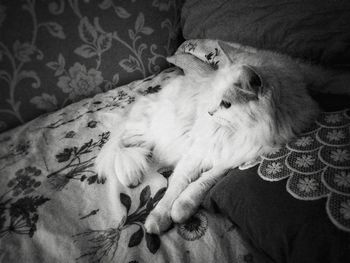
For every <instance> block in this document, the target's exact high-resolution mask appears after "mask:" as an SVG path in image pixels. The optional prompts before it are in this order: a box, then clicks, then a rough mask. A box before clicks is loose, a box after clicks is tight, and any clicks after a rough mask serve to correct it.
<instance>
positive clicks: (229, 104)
mask: <svg viewBox="0 0 350 263" xmlns="http://www.w3.org/2000/svg"><path fill="white" fill-rule="evenodd" d="M220 106H222V107H224V108H225V109H228V108H230V107H231V103H230V102H228V101H225V100H222V101H221V103H220Z"/></svg>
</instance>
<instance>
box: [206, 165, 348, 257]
mask: <svg viewBox="0 0 350 263" xmlns="http://www.w3.org/2000/svg"><path fill="white" fill-rule="evenodd" d="M285 185H286V182H285V180H282V181H279V182H267V181H264V180H262V179H261V178H260V177H259V176H258V174H257V168H256V167H254V168H251V169H248V170H244V171H240V170H238V169H235V170H232V171H231V172H230V173H229V174H228V175H227V177H226V178H225V179H223V180H222V181H221V182H220V183H219V184H217V185H216V186H215V187H214V188H213V189H212V191H211V192H210V194H209V195H208V196H207V198H206V200H205V202H204V206H205V207H206V208H208V209H213V208H215V211H218V212H220V213H223V214H225V215H227V216H228V217H229V219H230V220H232V221H233V222H234V223H235V224H237V226H238V227H239V228H240V229H241V230H242V232H243V234H244V236H245V237H246V239H247V240H248V242H249V243H250V244H251V246H252V247H253V249H254V250H253V251H255V254H254V258H257V259H260V260H258V262H276V263H284V262H286V263H287V262H288V263H343V262H347V261H348V260H349V258H350V234H349V233H346V232H343V231H340V230H338V229H337V228H336V227H335V226H334V225H333V224H332V222H330V220H329V218H328V217H327V215H326V212H325V209H324V207H325V200H324V199H321V200H317V201H310V202H305V201H300V200H297V199H295V198H293V197H292V196H291V195H290V194H289V193H287V191H286V189H285Z"/></svg>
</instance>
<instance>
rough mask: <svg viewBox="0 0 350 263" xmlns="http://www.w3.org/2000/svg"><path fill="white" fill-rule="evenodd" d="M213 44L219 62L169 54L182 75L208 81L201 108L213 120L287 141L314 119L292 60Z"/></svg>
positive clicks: (312, 106) (314, 110)
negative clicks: (219, 55)
mask: <svg viewBox="0 0 350 263" xmlns="http://www.w3.org/2000/svg"><path fill="white" fill-rule="evenodd" d="M218 44H219V47H220V49H221V51H222V52H223V53H224V55H225V57H226V58H227V62H225V63H223V64H222V65H220V63H219V67H218V68H214V67H212V66H211V65H210V64H208V63H206V62H204V61H202V60H200V59H198V58H197V57H195V56H193V55H191V54H176V55H175V56H173V57H171V58H170V59H169V61H170V62H171V63H173V64H175V65H177V66H179V67H181V68H182V69H183V70H184V73H185V75H188V76H194V77H196V78H201V79H202V80H203V81H204V82H203V83H207V84H208V86H210V88H209V90H208V99H207V109H206V111H207V114H208V115H209V116H210V118H211V119H212V120H213V121H215V122H216V123H218V124H219V125H221V126H225V127H227V128H229V129H232V130H241V131H242V130H243V131H247V132H248V131H249V130H250V131H252V130H253V129H255V130H254V131H253V132H255V133H256V134H262V136H265V137H266V140H267V141H268V140H270V141H269V142H267V143H269V144H280V143H284V142H286V141H288V140H289V139H291V138H292V137H293V136H294V135H295V134H296V133H298V132H300V131H301V130H303V129H305V128H306V126H307V125H309V124H310V122H311V121H313V119H314V118H315V115H316V114H317V111H318V108H317V105H316V103H315V102H314V101H313V100H312V99H311V98H310V96H309V95H308V94H307V91H306V88H305V83H304V82H303V79H302V77H301V76H300V75H301V74H298V70H297V68H295V67H294V65H293V63H290V61H289V60H288V59H287V60H285V58H284V57H279V56H278V55H273V54H272V53H267V54H266V53H264V52H262V53H259V52H255V51H254V50H253V51H250V50H247V49H244V48H242V49H240V48H237V47H232V46H230V45H229V44H227V43H225V42H221V41H218Z"/></svg>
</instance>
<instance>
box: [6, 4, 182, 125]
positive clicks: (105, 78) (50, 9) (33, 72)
mask: <svg viewBox="0 0 350 263" xmlns="http://www.w3.org/2000/svg"><path fill="white" fill-rule="evenodd" d="M182 2H183V1H182V0H164V1H163V0H152V1H136V0H130V1H113V0H98V1H89V0H87V1H80V0H79V1H77V0H69V1H68V0H55V1H43V0H38V1H29V0H21V1H20V0H18V1H13V0H3V1H0V132H1V131H4V130H7V129H9V128H12V127H14V126H17V125H18V124H21V123H25V122H27V121H29V120H31V119H33V118H35V117H37V116H38V115H40V114H42V113H44V112H49V111H54V110H56V109H59V108H62V107H64V106H65V105H68V104H70V103H71V102H74V101H78V100H80V99H82V98H84V97H91V96H92V95H94V94H96V93H98V92H102V91H106V90H109V89H111V88H114V87H117V86H120V85H123V84H126V83H129V82H130V81H133V80H136V79H142V78H145V77H146V76H148V75H150V74H153V73H156V72H159V71H160V70H162V69H164V68H165V67H168V63H167V62H166V60H165V57H166V56H168V55H170V54H172V53H173V52H174V50H175V49H176V48H177V46H178V44H179V43H180V42H181V40H180V38H181V37H180V32H179V28H180V27H179V26H180V22H179V20H180V9H181V3H182Z"/></svg>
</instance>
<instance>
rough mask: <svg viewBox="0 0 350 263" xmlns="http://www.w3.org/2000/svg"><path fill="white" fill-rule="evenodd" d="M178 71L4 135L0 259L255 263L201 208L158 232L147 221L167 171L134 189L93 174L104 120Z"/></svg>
mask: <svg viewBox="0 0 350 263" xmlns="http://www.w3.org/2000/svg"><path fill="white" fill-rule="evenodd" d="M178 74H181V73H180V71H179V70H177V69H169V70H166V71H164V72H162V73H160V74H158V75H157V76H152V77H149V78H147V79H144V80H140V81H135V82H132V83H130V84H128V85H125V86H122V87H119V88H116V89H114V90H111V91H109V92H107V93H104V94H99V95H97V96H95V97H94V98H93V99H85V100H82V101H81V102H78V103H75V104H73V105H70V106H68V107H66V108H64V109H62V110H59V111H57V112H55V113H53V114H49V115H46V116H41V117H39V118H37V119H35V120H33V121H31V122H30V123H27V124H25V125H23V126H20V127H18V128H16V129H14V130H11V131H9V132H6V133H4V134H1V135H0V262H50V263H51V262H135V263H136V262H251V260H252V258H251V254H250V253H249V252H248V250H247V248H246V246H245V245H244V243H243V242H242V240H241V238H240V236H239V234H238V232H237V229H236V227H235V226H234V225H233V224H232V223H231V222H229V221H228V220H227V219H225V218H223V217H222V216H220V215H217V214H211V213H208V212H206V211H204V210H200V211H199V212H198V213H197V214H196V215H194V216H193V217H192V218H191V219H190V220H188V221H187V222H186V223H184V224H180V225H176V226H175V227H174V228H173V229H171V230H170V231H168V232H167V233H166V234H164V235H162V236H157V235H150V234H148V233H146V232H145V230H144V227H143V223H144V221H145V218H146V217H147V215H148V213H149V212H150V210H151V209H152V208H153V207H154V206H155V205H156V203H157V202H158V201H159V200H160V198H161V197H162V195H163V194H164V191H165V189H166V186H167V182H168V181H167V178H168V176H169V175H170V174H171V170H169V169H167V168H164V169H160V170H154V171H153V172H152V174H150V175H147V176H145V178H146V179H145V181H144V182H143V183H142V184H141V185H139V186H138V187H136V188H133V189H130V188H125V187H123V186H121V185H120V184H117V182H116V181H113V180H112V179H109V180H107V181H105V182H103V181H100V180H98V177H97V175H96V173H95V171H94V167H93V165H94V159H95V158H96V155H97V153H98V151H99V150H100V149H101V147H102V146H103V145H104V143H106V141H107V140H108V138H109V134H110V131H108V130H107V129H106V125H105V124H104V123H103V121H102V120H101V118H100V116H101V115H100V114H101V113H104V112H114V113H116V114H118V113H120V112H121V111H122V110H123V108H124V107H125V106H126V105H128V104H130V103H132V102H133V101H134V100H135V98H136V97H137V96H145V95H147V94H149V93H153V92H157V91H158V90H159V89H161V87H162V85H164V83H166V82H167V81H168V80H169V79H170V78H173V77H174V76H176V75H178Z"/></svg>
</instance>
